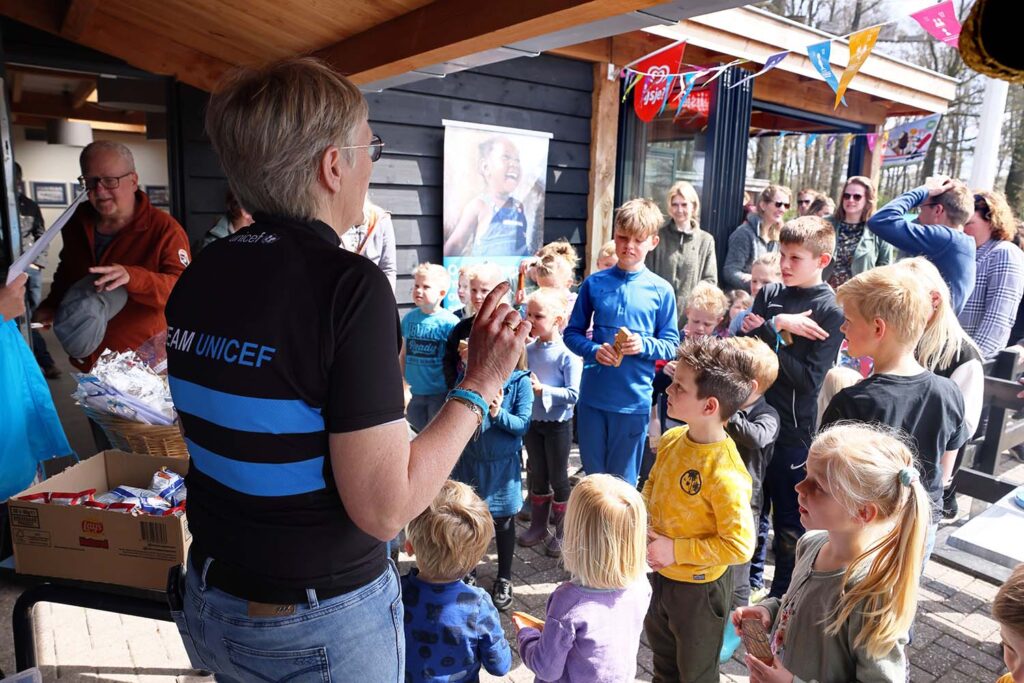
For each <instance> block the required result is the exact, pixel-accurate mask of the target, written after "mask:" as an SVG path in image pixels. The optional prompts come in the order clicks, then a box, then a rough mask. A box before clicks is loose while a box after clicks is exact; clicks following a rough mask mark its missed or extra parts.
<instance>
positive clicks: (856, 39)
mask: <svg viewBox="0 0 1024 683" xmlns="http://www.w3.org/2000/svg"><path fill="white" fill-rule="evenodd" d="M910 16H911V17H912V18H913V19H914V20H915V21H916V22H917V23H918V24H919V25H920V26H921V28H922V29H924V30H925V31H926V32H927V33H928V34H929V35H931V36H932V37H933V38H935V39H936V40H938V41H940V42H942V43H944V44H945V45H948V46H950V47H952V48H954V49H956V47H957V42H958V40H959V36H960V30H961V26H960V22H959V20H958V19H957V16H956V11H955V8H954V6H953V1H952V0H943V1H942V2H939V3H937V4H935V5H932V6H929V7H926V8H925V9H922V10H920V11H918V12H914V13H912V14H910ZM896 21H897V20H895V19H894V20H892V21H888V22H885V23H882V24H877V25H875V26H870V27H868V28H864V29H859V30H857V31H853V32H852V33H850V34H848V35H845V36H838V37H835V38H829V39H827V40H823V41H821V42H818V43H814V44H811V45H808V46H807V47H806V48H805V49H806V52H807V57H808V59H809V60H810V62H811V65H812V66H813V67H814V69H815V71H817V72H818V74H819V75H820V76H821V78H822V80H824V81H825V82H826V83H827V84H828V85H829V87H830V88H832V91H833V92H834V93H835V103H834V104H833V109H838V108H839V104H840V103H842V104H843V105H844V106H846V98H845V93H846V90H847V88H848V87H849V86H850V83H851V81H853V79H854V77H855V76H856V75H857V73H858V72H859V71H860V70H861V68H862V67H863V66H864V62H865V61H867V59H868V57H869V56H870V55H871V51H872V50H873V49H874V47H875V44H876V42H877V41H878V37H879V34H880V32H881V30H882V28H883V27H885V26H888V25H890V24H894V23H896ZM844 39H847V40H848V41H849V50H850V58H849V61H848V63H847V67H846V68H845V69H844V70H843V74H842V77H841V78H836V74H835V72H834V71H833V70H832V64H831V52H832V43H833V41H839V40H844ZM685 48H686V41H685V40H680V41H677V42H675V43H672V44H670V45H666V46H665V47H663V48H660V49H658V50H655V51H654V52H651V53H649V54H647V55H645V56H643V57H641V58H640V59H637V60H634V61H633V62H630V63H629V64H627V65H626V66H624V67H623V68H622V69H621V71H620V72H619V76H620V78H622V79H624V80H625V82H626V84H627V85H626V89H625V91H624V92H623V95H622V101H623V102H625V101H626V98H627V97H628V96H629V94H630V93H631V92H633V100H634V108H635V109H636V112H637V116H639V117H640V118H641V119H642V120H644V121H650V120H652V119H653V117H654V116H656V115H658V116H660V115H661V114H662V113H664V111H665V109H666V107H667V105H668V104H669V99H670V98H671V97H673V91H674V90H675V88H674V86H675V85H676V83H677V82H678V83H679V88H678V95H676V97H678V98H679V99H678V106H677V108H676V117H678V116H679V113H680V112H681V111H682V107H683V105H684V104H685V103H686V101H687V99H688V98H689V97H690V93H691V91H692V90H693V89H694V88H695V87H696V88H699V89H703V88H706V87H707V86H709V85H711V84H712V83H714V82H715V80H717V79H718V78H719V77H720V76H721V75H722V74H723V73H724V72H725V71H726V70H727V69H729V68H730V67H733V66H739V65H741V64H746V63H748V62H750V61H751V60H749V59H743V58H739V59H734V60H733V61H731V62H729V63H728V64H721V65H718V66H709V65H696V64H687V63H685V62H683V61H682V56H683V50H684V49H685ZM790 53H791V50H785V51H782V52H777V53H775V54H772V55H769V56H768V57H767V58H766V59H765V61H764V64H763V65H762V67H761V69H760V70H759V71H756V72H754V73H752V74H750V75H748V76H746V77H744V78H742V79H741V80H739V81H738V82H736V83H733V84H732V85H730V86H729V87H730V88H735V87H738V86H740V85H743V84H745V83H748V82H750V81H752V80H753V79H755V78H758V77H759V76H763V75H764V74H766V73H768V72H769V71H771V70H772V69H775V68H776V67H777V66H778V65H779V64H781V63H782V62H783V61H784V60H785V59H786V58H787V57H788V56H789V54H790ZM698 79H705V80H703V81H702V82H700V83H699V84H698V83H697V80H698ZM638 86H639V87H638ZM876 142H877V140H873V141H872V142H871V144H875V143H876ZM829 144H831V141H830V142H829Z"/></svg>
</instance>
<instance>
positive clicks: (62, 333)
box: [53, 275, 128, 358]
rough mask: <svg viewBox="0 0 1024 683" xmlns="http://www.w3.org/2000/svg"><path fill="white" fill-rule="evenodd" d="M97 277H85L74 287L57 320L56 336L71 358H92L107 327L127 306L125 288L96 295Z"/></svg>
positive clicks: (55, 324)
mask: <svg viewBox="0 0 1024 683" xmlns="http://www.w3.org/2000/svg"><path fill="white" fill-rule="evenodd" d="M97 277H98V276H96V275H86V276H85V277H84V278H82V279H81V280H79V281H78V282H76V283H75V284H73V285H71V288H70V289H68V292H67V294H65V295H64V300H63V301H61V302H60V306H59V307H58V308H57V315H56V316H54V320H53V333H54V334H55V335H57V339H58V340H60V343H61V346H63V347H64V350H65V351H67V353H68V355H69V356H71V357H72V358H86V357H88V356H90V355H92V353H93V352H94V351H95V350H96V349H97V348H99V345H100V344H101V343H102V342H103V337H104V336H105V335H106V333H107V323H108V322H109V321H110V319H111V318H113V317H114V316H115V315H117V314H118V313H120V312H121V309H122V308H124V305H125V304H126V303H127V302H128V292H127V291H125V288H124V287H118V288H117V289H114V290H111V291H109V292H97V291H96V284H95V282H96V278H97Z"/></svg>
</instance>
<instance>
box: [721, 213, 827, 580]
mask: <svg viewBox="0 0 1024 683" xmlns="http://www.w3.org/2000/svg"><path fill="white" fill-rule="evenodd" d="M835 246H836V234H835V230H833V228H832V225H831V224H830V223H828V222H827V221H825V220H824V219H822V218H818V217H817V216H803V217H801V218H797V219H795V220H791V221H789V222H788V223H786V224H785V225H784V226H783V228H782V232H781V233H780V234H779V250H780V252H781V258H780V262H781V269H782V283H781V284H779V283H772V284H768V285H765V286H764V287H763V288H762V289H761V291H760V292H758V294H757V298H756V299H754V305H753V307H752V308H751V311H750V313H748V314H747V316H746V317H745V318H744V319H743V324H742V326H741V327H740V331H741V332H742V333H743V334H744V335H751V336H755V337H758V338H759V339H761V341H763V342H765V343H766V344H768V346H769V347H771V348H772V349H774V350H775V352H776V355H777V356H778V358H779V377H778V379H777V380H776V381H775V383H774V384H773V385H772V386H771V388H770V389H768V391H767V392H766V393H765V400H767V401H768V404H769V405H770V406H771V407H772V408H774V409H775V410H776V411H778V413H779V438H778V440H777V441H776V443H775V449H774V453H773V455H772V460H771V462H770V463H769V464H768V468H767V470H766V472H765V481H764V496H765V501H764V507H763V510H762V513H761V517H762V523H761V525H760V528H759V530H758V539H757V541H758V547H757V551H755V553H754V559H753V560H752V561H751V567H750V574H751V583H759V581H760V578H761V576H762V574H763V571H764V559H765V554H766V542H767V537H768V532H767V525H766V524H765V521H766V519H765V518H766V517H767V514H768V512H767V511H768V509H769V508H770V509H771V511H772V526H773V527H774V529H775V545H774V549H775V577H774V579H773V580H772V587H771V596H772V597H778V598H781V597H782V596H783V595H784V594H785V593H786V590H787V589H788V588H789V580H790V576H791V575H792V573H793V566H794V564H795V563H796V542H797V541H798V540H799V539H800V536H802V535H803V533H804V528H803V526H801V524H800V506H799V504H798V503H797V499H796V498H797V496H796V490H795V488H794V487H795V486H796V485H797V484H799V483H800V482H801V481H803V478H804V471H803V469H801V468H800V465H802V464H803V463H804V462H805V461H806V460H807V451H808V449H809V448H810V445H811V432H812V431H813V430H814V425H815V424H816V422H817V417H818V392H819V391H821V384H822V382H824V380H825V373H827V372H828V370H829V368H831V367H832V366H833V365H835V362H836V357H837V356H838V355H839V346H840V344H842V342H843V335H842V334H840V333H839V327H840V325H842V323H843V312H842V311H841V310H840V308H839V307H838V306H837V305H836V300H835V293H834V292H833V291H832V288H831V287H829V286H828V284H826V283H825V282H823V281H822V271H824V269H825V268H826V267H827V266H828V264H829V263H831V262H832V253H833V252H834V251H835Z"/></svg>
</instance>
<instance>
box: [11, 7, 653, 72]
mask: <svg viewBox="0 0 1024 683" xmlns="http://www.w3.org/2000/svg"><path fill="white" fill-rule="evenodd" d="M7 1H9V0H7ZM658 4H660V0H518V1H517V2H514V3H504V4H502V6H501V9H500V11H498V10H497V9H489V10H482V9H481V5H480V2H479V0H437V1H436V2H432V3H431V4H429V5H425V6H423V7H420V8H419V9H416V10H413V11H412V12H408V13H406V14H403V15H401V16H399V17H396V18H395V19H392V20H391V21H387V22H385V23H383V24H380V25H378V26H375V27H373V28H371V29H369V30H367V31H363V32H362V33H359V34H356V35H354V36H351V37H349V38H346V39H345V40H342V41H341V42H339V43H336V44H334V45H331V46H329V47H326V48H324V49H322V50H320V51H319V52H317V53H316V54H317V56H318V57H321V58H323V59H324V60H326V61H327V62H328V63H329V64H331V65H332V66H333V67H334V68H336V69H338V70H339V71H340V72H341V73H344V74H346V75H348V76H349V78H351V79H352V81H354V82H355V83H360V84H362V83H370V82H373V81H379V80H382V79H385V78H390V77H393V76H398V75H401V74H404V73H406V72H409V71H415V70H417V69H422V68H424V67H427V66H430V65H432V64H439V63H441V62H446V61H449V60H457V59H458V58H460V57H464V56H466V55H470V54H475V53H477V52H484V51H486V50H492V49H495V48H498V47H501V46H503V45H509V44H512V43H517V42H520V41H523V40H528V39H530V38H536V37H537V36H540V35H544V34H547V33H552V32H554V31H560V30H562V29H566V28H570V27H573V26H579V25H580V24H585V23H589V22H592V21H598V20H601V19H608V18H610V17H614V16H618V15H621V14H625V13H627V12H632V11H634V10H640V9H644V8H647V7H652V6H654V5H658Z"/></svg>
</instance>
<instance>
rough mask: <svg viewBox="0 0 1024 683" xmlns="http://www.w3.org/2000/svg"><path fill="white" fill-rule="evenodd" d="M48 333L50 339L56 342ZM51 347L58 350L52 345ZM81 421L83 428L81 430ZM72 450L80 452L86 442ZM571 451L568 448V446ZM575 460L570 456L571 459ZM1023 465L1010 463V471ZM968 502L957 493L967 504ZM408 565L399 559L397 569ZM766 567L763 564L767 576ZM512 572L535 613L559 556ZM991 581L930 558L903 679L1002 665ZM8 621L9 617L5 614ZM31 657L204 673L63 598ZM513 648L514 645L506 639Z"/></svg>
mask: <svg viewBox="0 0 1024 683" xmlns="http://www.w3.org/2000/svg"><path fill="white" fill-rule="evenodd" d="M50 340H51V348H52V349H56V348H59V347H57V346H55V342H54V341H52V337H50ZM54 355H55V356H56V355H57V354H54ZM51 388H52V389H53V391H54V398H55V402H56V404H57V406H58V411H59V412H60V413H61V414H62V418H64V421H65V425H66V427H67V428H68V430H69V438H70V439H71V440H72V443H73V445H75V447H76V448H78V447H79V444H89V443H91V439H90V437H89V434H88V431H87V430H88V427H87V426H86V425H85V424H84V420H82V419H81V418H80V413H79V412H76V411H77V410H78V409H77V408H75V407H74V406H72V405H70V401H69V400H68V399H67V398H66V396H67V394H69V393H70V391H71V388H73V385H69V380H68V378H67V377H65V379H64V380H62V381H61V382H59V383H52V384H51ZM83 430H85V431H84V433H83ZM79 450H80V452H88V451H87V450H86V447H85V446H83V447H81V448H79ZM574 455H575V454H574ZM576 464H578V459H577V458H575V457H574V464H573V468H575V466H576ZM1021 471H1022V468H1021V467H1016V468H1015V474H1017V473H1020V472H1021ZM969 507H970V504H969V502H968V500H967V499H964V500H962V502H961V505H960V508H961V510H962V511H963V512H964V513H966V511H967V510H968V509H969ZM491 552H492V554H490V555H488V558H487V559H486V560H485V564H484V565H482V566H481V568H480V571H479V578H480V584H481V585H482V586H483V587H485V588H487V587H490V585H491V583H492V581H493V578H494V568H495V565H494V562H495V560H496V558H495V556H494V555H493V547H492V550H491ZM410 566H412V563H411V562H410V561H409V558H407V557H404V556H403V558H402V562H401V567H402V570H403V572H404V571H406V570H407V569H408V567H410ZM771 569H772V568H771V566H770V565H769V567H768V573H769V577H770V573H771ZM512 571H513V574H514V580H515V604H514V609H516V610H522V611H526V612H530V613H532V614H535V615H537V616H543V614H544V606H545V604H546V601H547V598H548V595H550V593H551V591H552V590H554V588H555V587H556V586H557V585H558V584H559V583H561V582H562V581H564V580H566V578H567V575H566V573H565V572H564V571H563V570H562V568H561V565H560V564H559V563H558V562H557V561H556V560H553V559H552V558H549V557H546V556H544V555H543V554H542V553H541V552H539V551H538V550H537V549H533V548H519V547H517V548H516V557H515V561H514V563H513V567H512ZM23 590H24V586H22V585H21V584H19V583H17V582H12V581H10V580H4V579H2V578H0V615H3V618H5V619H9V615H10V614H11V610H12V608H13V606H14V601H15V600H16V599H17V597H18V595H20V594H21V592H22V591H23ZM995 592H996V586H994V585H992V584H990V583H986V582H984V581H982V580H980V579H974V578H972V577H971V576H969V575H967V574H964V573H962V572H959V571H956V570H954V569H950V568H947V567H944V566H943V565H940V564H938V563H936V562H934V561H932V562H931V563H930V564H929V565H928V567H927V568H926V570H925V581H924V582H923V586H922V592H921V599H920V603H919V607H918V616H917V620H916V629H915V640H914V644H913V646H911V648H910V661H911V665H912V670H911V675H910V679H911V681H914V682H915V683H916V682H917V681H921V682H925V681H943V682H946V681H949V682H951V683H957V682H959V681H964V682H976V683H977V682H986V683H988V682H991V681H994V680H995V679H996V678H997V677H998V675H999V674H1000V673H1002V672H1003V671H1005V667H1004V666H1003V662H1002V654H1001V648H1000V644H999V643H1000V640H999V628H998V625H997V624H996V622H995V621H994V620H993V619H992V617H991V616H990V615H989V609H990V605H991V602H992V599H993V597H994V596H995ZM7 623H9V622H7ZM35 623H36V633H37V642H38V648H37V653H38V654H37V656H38V661H39V665H40V669H41V670H42V673H43V680H44V681H61V682H64V681H69V682H70V681H82V682H85V681H89V682H97V681H132V682H138V683H168V682H171V681H177V682H179V683H186V682H190V683H191V682H198V681H208V680H212V679H209V678H203V677H200V676H197V675H196V673H195V672H193V671H191V670H190V668H189V664H188V659H187V657H186V656H185V652H184V649H183V647H182V645H181V641H180V639H179V637H178V633H177V630H176V628H175V627H174V624H172V623H170V622H160V621H151V620H146V619H140V618H137V617H129V616H122V615H119V614H112V613H106V612H99V611H93V610H84V609H80V608H75V607H68V606H64V605H49V604H42V605H39V606H38V607H37V608H36V610H35ZM502 623H503V625H504V626H505V631H506V634H507V635H508V636H509V638H510V640H511V641H512V642H514V637H513V629H512V626H511V623H510V622H509V620H508V618H507V617H503V618H502ZM513 649H514V648H513ZM741 655H742V648H741V649H740V653H739V654H737V655H736V656H735V657H734V658H733V659H732V660H730V661H729V662H727V663H726V664H725V665H723V666H722V670H721V671H722V675H721V680H722V681H733V682H740V681H748V680H749V678H748V676H747V670H746V667H745V666H744V665H743V663H742V656H741ZM638 663H639V666H638V669H637V680H641V681H649V680H651V652H650V650H649V648H647V646H646V645H644V644H641V647H640V653H639V657H638ZM0 669H2V670H3V671H4V672H7V673H10V672H12V671H13V670H14V647H13V637H12V635H11V631H10V627H9V626H7V625H6V624H5V626H4V627H3V628H0ZM481 680H483V681H485V682H493V681H513V682H515V683H520V682H526V681H532V680H533V676H532V674H531V673H530V672H529V671H528V670H527V669H526V667H525V666H523V665H522V663H521V662H520V661H519V658H518V657H517V656H516V657H515V658H514V661H513V668H512V671H511V672H510V673H509V674H508V675H507V676H505V677H501V678H496V677H492V676H488V675H487V674H484V675H483V676H482V679H481Z"/></svg>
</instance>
